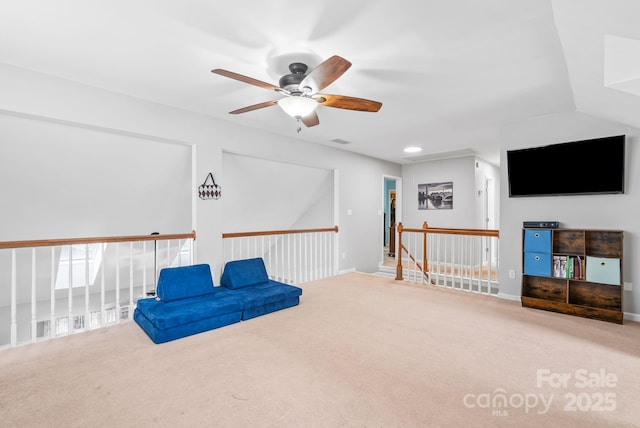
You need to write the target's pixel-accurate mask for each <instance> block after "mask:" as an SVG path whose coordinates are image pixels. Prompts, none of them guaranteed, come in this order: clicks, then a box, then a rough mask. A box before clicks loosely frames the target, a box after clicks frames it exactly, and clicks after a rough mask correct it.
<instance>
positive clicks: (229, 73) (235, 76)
mask: <svg viewBox="0 0 640 428" xmlns="http://www.w3.org/2000/svg"><path fill="white" fill-rule="evenodd" d="M211 72H212V73H215V74H219V75H220V76H224V77H228V78H230V79H235V80H238V81H240V82H244V83H248V84H250V85H254V86H258V87H260V88H263V89H268V90H270V91H277V92H286V91H284V90H283V89H282V88H280V87H279V86H275V85H272V84H271V83H267V82H263V81H262V80H258V79H254V78H252V77H247V76H244V75H242V74H238V73H234V72H233V71H228V70H223V69H221V68H214V69H213V70H211Z"/></svg>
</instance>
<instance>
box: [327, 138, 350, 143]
mask: <svg viewBox="0 0 640 428" xmlns="http://www.w3.org/2000/svg"><path fill="white" fill-rule="evenodd" d="M331 141H333V142H334V143H337V144H351V141H347V140H343V139H342V138H335V139H333V140H331Z"/></svg>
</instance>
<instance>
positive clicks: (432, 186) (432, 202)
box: [418, 181, 453, 210]
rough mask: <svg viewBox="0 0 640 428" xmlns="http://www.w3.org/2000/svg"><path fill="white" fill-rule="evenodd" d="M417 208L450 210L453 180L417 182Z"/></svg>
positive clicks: (451, 206)
mask: <svg viewBox="0 0 640 428" xmlns="http://www.w3.org/2000/svg"><path fill="white" fill-rule="evenodd" d="M418 209H419V210H452V209H453V182H452V181H443V182H440V183H426V184H418Z"/></svg>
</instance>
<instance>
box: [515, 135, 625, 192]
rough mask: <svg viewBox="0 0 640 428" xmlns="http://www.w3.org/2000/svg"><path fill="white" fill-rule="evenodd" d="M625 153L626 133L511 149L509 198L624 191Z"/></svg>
mask: <svg viewBox="0 0 640 428" xmlns="http://www.w3.org/2000/svg"><path fill="white" fill-rule="evenodd" d="M624 155H625V136H624V135H617V136H613V137H605V138H595V139H592V140H582V141H572V142H567V143H560V144H551V145H548V146H542V147H533V148H528V149H521V150H509V151H507V171H508V172H507V174H508V182H509V197H519V196H554V195H587V194H590V195H595V194H606V193H624Z"/></svg>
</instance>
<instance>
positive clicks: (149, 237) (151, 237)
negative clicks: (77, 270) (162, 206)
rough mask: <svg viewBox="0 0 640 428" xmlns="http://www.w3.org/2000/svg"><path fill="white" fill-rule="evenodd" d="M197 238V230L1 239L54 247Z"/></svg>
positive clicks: (21, 244) (14, 243)
mask: <svg viewBox="0 0 640 428" xmlns="http://www.w3.org/2000/svg"><path fill="white" fill-rule="evenodd" d="M190 238H191V239H194V240H195V239H196V231H195V230H193V231H191V233H174V234H159V235H132V236H102V237H93V238H66V239H36V240H31V241H0V249H2V248H25V247H53V246H57V245H74V244H94V243H100V242H131V241H166V240H172V239H190Z"/></svg>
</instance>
